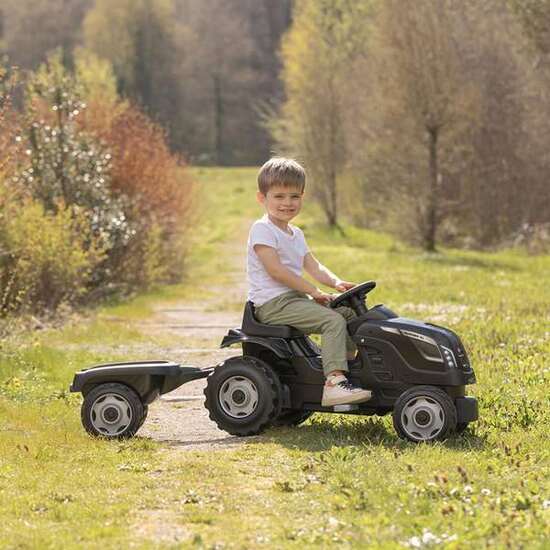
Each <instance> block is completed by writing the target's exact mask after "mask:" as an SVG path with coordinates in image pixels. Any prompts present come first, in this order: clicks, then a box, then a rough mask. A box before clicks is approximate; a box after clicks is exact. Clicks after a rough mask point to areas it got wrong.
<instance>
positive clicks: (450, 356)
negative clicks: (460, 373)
mask: <svg viewBox="0 0 550 550" xmlns="http://www.w3.org/2000/svg"><path fill="white" fill-rule="evenodd" d="M441 350H442V351H443V357H444V359H445V363H447V365H449V367H454V368H455V369H456V368H457V363H456V358H455V354H454V353H453V350H451V349H449V348H446V347H445V346H441Z"/></svg>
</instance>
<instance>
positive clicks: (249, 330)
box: [241, 302, 304, 338]
mask: <svg viewBox="0 0 550 550" xmlns="http://www.w3.org/2000/svg"><path fill="white" fill-rule="evenodd" d="M241 330H242V331H243V332H244V333H245V334H246V335H248V336H271V337H272V338H301V337H302V336H304V333H303V332H300V331H299V330H297V329H295V328H294V327H290V326H288V325H264V324H263V323H259V322H258V321H257V320H256V317H254V304H253V303H252V302H246V305H245V306H244V315H243V326H242V328H241Z"/></svg>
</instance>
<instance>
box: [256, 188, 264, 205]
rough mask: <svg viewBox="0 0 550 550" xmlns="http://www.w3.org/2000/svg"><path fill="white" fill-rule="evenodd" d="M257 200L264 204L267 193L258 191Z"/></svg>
mask: <svg viewBox="0 0 550 550" xmlns="http://www.w3.org/2000/svg"><path fill="white" fill-rule="evenodd" d="M256 200H257V201H258V202H259V203H260V204H264V203H265V195H264V194H263V193H262V192H261V191H258V192H257V193H256Z"/></svg>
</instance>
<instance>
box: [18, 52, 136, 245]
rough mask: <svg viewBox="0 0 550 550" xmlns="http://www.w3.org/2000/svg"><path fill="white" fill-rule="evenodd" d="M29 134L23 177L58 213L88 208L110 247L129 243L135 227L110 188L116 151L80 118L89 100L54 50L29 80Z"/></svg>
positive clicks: (92, 225) (98, 234)
mask: <svg viewBox="0 0 550 550" xmlns="http://www.w3.org/2000/svg"><path fill="white" fill-rule="evenodd" d="M26 104H27V111H28V114H27V122H26V124H25V128H24V133H25V138H26V141H27V149H26V153H27V158H28V161H26V162H24V163H23V164H24V166H23V167H22V169H21V171H20V174H19V178H18V179H19V181H21V183H22V184H23V185H24V186H25V187H26V188H27V189H29V191H30V192H31V195H32V196H33V198H35V199H37V200H38V201H40V202H41V203H42V205H43V207H44V209H45V210H46V211H50V212H52V213H53V214H56V213H57V212H58V211H59V210H60V209H64V208H65V207H67V208H70V209H72V210H73V211H74V213H75V215H76V214H77V213H78V212H83V215H84V216H85V217H86V219H87V221H88V223H89V226H90V230H91V233H92V234H93V235H94V236H95V237H97V238H98V239H99V240H100V241H101V243H102V244H103V247H104V249H105V250H107V251H110V250H113V249H116V248H117V247H121V246H125V245H126V244H127V242H128V240H129V239H130V237H131V230H132V228H131V227H130V225H129V224H128V220H127V218H126V215H125V213H124V204H123V200H122V198H121V197H115V196H114V195H113V193H112V192H111V190H110V181H109V180H110V161H111V154H110V153H109V151H107V150H105V149H104V148H103V146H102V145H101V144H100V143H99V142H98V140H96V139H95V138H94V137H93V136H91V135H88V134H86V133H84V132H82V131H79V129H78V127H77V125H76V123H75V120H76V118H77V117H78V116H79V115H80V113H81V111H82V110H83V109H85V107H86V105H85V103H84V102H83V101H82V100H81V98H80V90H79V85H78V83H77V82H76V80H75V79H74V77H73V75H72V74H71V73H69V72H68V71H67V70H66V69H65V68H64V67H63V64H62V56H61V52H59V51H58V52H56V53H54V54H52V55H51V56H50V57H49V58H48V60H47V61H46V63H44V64H43V65H42V66H41V67H40V68H39V69H38V70H37V72H36V73H35V74H34V75H33V77H32V78H31V80H30V81H29V83H28V92H27V100H26Z"/></svg>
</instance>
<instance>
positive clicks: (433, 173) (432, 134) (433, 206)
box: [424, 127, 439, 252]
mask: <svg viewBox="0 0 550 550" xmlns="http://www.w3.org/2000/svg"><path fill="white" fill-rule="evenodd" d="M428 136H429V140H430V142H429V149H430V161H429V162H430V187H429V193H428V204H427V209H426V226H425V227H426V234H425V235H424V248H425V249H426V250H427V251H428V252H434V251H435V233H436V230H437V203H438V196H437V193H438V190H437V177H438V166H437V164H438V157H437V153H438V151H437V140H438V138H439V128H437V127H436V128H429V129H428Z"/></svg>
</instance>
